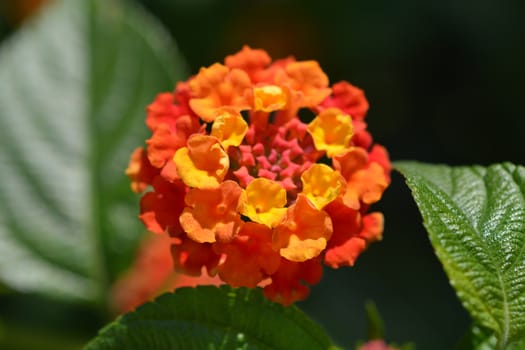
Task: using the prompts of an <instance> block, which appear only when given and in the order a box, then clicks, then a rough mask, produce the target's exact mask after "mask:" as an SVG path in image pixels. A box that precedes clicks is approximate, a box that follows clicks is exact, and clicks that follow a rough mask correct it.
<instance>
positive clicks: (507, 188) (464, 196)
mask: <svg viewBox="0 0 525 350" xmlns="http://www.w3.org/2000/svg"><path fill="white" fill-rule="evenodd" d="M396 167H397V169H398V170H400V171H401V172H402V173H403V174H404V175H405V177H406V180H407V184H408V186H409V187H410V189H411V190H412V194H413V196H414V199H415V201H416V203H417V205H418V207H419V210H420V211H421V215H422V217H423V221H424V224H425V227H426V228H427V230H428V232H429V234H430V240H431V242H432V245H433V246H434V249H435V251H436V254H437V256H438V258H439V259H440V260H441V263H442V264H443V266H444V268H445V271H446V272H447V274H448V277H449V279H450V283H451V284H452V286H453V287H454V288H455V289H456V292H457V295H458V297H459V298H460V300H461V301H462V303H463V305H464V306H465V308H466V309H467V310H468V311H469V312H470V314H471V316H472V318H473V320H474V322H475V323H476V324H478V325H480V326H482V327H484V328H487V329H489V330H492V331H493V332H494V333H495V335H496V338H497V339H498V345H497V348H498V349H504V348H505V347H506V345H507V344H509V343H511V342H512V341H514V340H517V339H519V338H520V337H523V336H524V335H525V199H524V195H525V168H524V167H521V166H516V165H512V164H509V163H506V164H501V165H493V166H490V167H488V168H484V167H480V166H474V167H447V166H442V165H426V164H420V163H409V162H400V163H397V164H396Z"/></svg>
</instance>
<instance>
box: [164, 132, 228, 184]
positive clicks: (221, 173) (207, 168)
mask: <svg viewBox="0 0 525 350" xmlns="http://www.w3.org/2000/svg"><path fill="white" fill-rule="evenodd" d="M173 161H174V162H175V165H176V167H177V173H178V174H179V176H180V178H181V179H182V181H183V182H184V183H185V184H186V185H187V186H189V187H195V188H201V189H204V188H216V187H218V186H219V184H220V183H221V181H222V180H223V179H224V177H225V176H226V173H227V172H228V169H229V167H230V161H229V158H228V155H227V154H226V152H225V151H224V149H223V148H222V147H221V145H220V143H219V140H218V139H217V138H215V137H213V136H208V135H202V134H193V135H191V136H190V138H189V139H188V144H187V147H183V148H180V149H178V150H177V152H175V155H174V156H173Z"/></svg>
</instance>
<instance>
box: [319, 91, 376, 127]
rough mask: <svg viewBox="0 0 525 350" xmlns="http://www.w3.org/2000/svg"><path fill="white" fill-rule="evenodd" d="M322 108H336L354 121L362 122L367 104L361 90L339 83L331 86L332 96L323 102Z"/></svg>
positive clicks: (366, 110)
mask: <svg viewBox="0 0 525 350" xmlns="http://www.w3.org/2000/svg"><path fill="white" fill-rule="evenodd" d="M322 107H323V108H330V107H336V108H339V109H340V110H342V111H343V112H344V113H346V114H348V115H350V116H351V117H352V119H354V120H363V119H364V118H365V115H366V113H367V112H368V108H369V104H368V100H367V99H366V97H365V93H364V91H363V90H361V89H360V88H358V87H356V86H354V85H352V84H350V83H349V82H347V81H340V82H338V83H335V84H334V85H332V96H330V97H329V98H327V99H326V100H324V101H323V103H322Z"/></svg>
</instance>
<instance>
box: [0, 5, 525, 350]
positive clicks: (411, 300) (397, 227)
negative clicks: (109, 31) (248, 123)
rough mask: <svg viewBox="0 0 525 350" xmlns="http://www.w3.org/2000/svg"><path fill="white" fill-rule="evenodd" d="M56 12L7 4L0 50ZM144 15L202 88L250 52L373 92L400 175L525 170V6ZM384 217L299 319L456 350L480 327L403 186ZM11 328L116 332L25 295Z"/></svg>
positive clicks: (179, 9)
mask: <svg viewBox="0 0 525 350" xmlns="http://www.w3.org/2000/svg"><path fill="white" fill-rule="evenodd" d="M137 1H139V0H137ZM43 2H45V1H9V0H0V3H1V4H2V8H1V9H2V14H1V16H0V38H2V39H4V38H7V37H9V36H10V35H12V34H13V32H14V31H16V30H17V28H18V27H19V26H20V25H23V23H22V19H23V18H24V17H25V16H26V15H27V14H29V13H30V12H31V10H32V9H33V7H35V6H37V5H39V4H40V3H43ZM140 2H141V3H142V5H144V7H146V8H147V9H148V10H149V11H150V13H151V14H152V15H153V16H155V17H156V18H158V19H159V20H160V21H161V22H162V23H163V24H164V26H165V27H166V28H167V30H168V31H169V33H170V34H171V35H172V37H173V38H174V40H175V41H176V43H177V45H178V47H179V49H180V52H181V53H182V55H183V56H184V58H185V59H186V62H187V64H188V66H189V71H190V72H191V73H192V74H193V73H195V72H197V70H198V69H199V68H200V67H201V66H207V65H210V64H211V63H213V62H216V61H222V59H223V58H224V57H225V56H226V55H228V54H231V53H233V52H236V51H237V50H239V49H240V48H241V47H242V45H244V44H248V45H250V46H252V47H255V48H264V49H266V50H267V51H268V52H269V53H270V55H271V56H272V58H281V57H285V56H288V55H294V56H295V57H296V58H298V59H315V60H318V61H319V63H320V65H321V67H323V69H324V70H325V72H326V73H327V74H328V76H329V77H330V79H331V82H337V81H339V80H348V81H350V82H351V83H352V84H355V85H357V86H359V87H361V88H362V89H364V90H365V93H366V95H367V97H368V99H369V102H370V106H371V108H370V111H369V113H368V116H367V122H368V125H369V130H370V132H371V133H372V135H373V136H374V138H375V141H376V142H377V143H380V144H383V145H384V146H386V148H387V149H388V150H389V152H390V156H391V159H392V160H394V161H395V160H409V159H411V160H419V161H424V162H431V163H447V164H451V165H460V164H461V165H469V164H482V165H488V164H490V163H496V162H502V161H511V162H513V163H517V164H525V118H524V113H523V109H524V108H525V103H524V100H525V99H524V98H523V96H522V94H523V92H524V91H525V90H524V84H525V67H524V64H525V24H524V23H523V16H524V15H525V2H523V1H520V0H478V1H475V2H474V1H455V0H448V1H447V0H444V1H420V0H400V1H389V0H369V1H351V0H334V1H330V0H327V1H311V0H281V1H277V0H252V1H241V0H142V1H140ZM374 209H377V210H380V211H382V212H383V213H384V215H385V219H386V222H385V232H384V240H383V241H382V242H380V243H377V244H374V245H372V246H371V247H370V248H369V249H368V251H367V252H366V253H364V254H363V255H362V256H361V257H360V258H359V260H358V261H357V264H356V266H355V267H353V268H345V269H340V270H336V271H334V270H326V273H325V276H324V278H323V281H322V282H321V283H320V284H319V285H317V286H315V287H313V288H312V293H311V296H310V298H309V299H308V300H307V301H305V302H302V303H300V304H299V306H300V307H301V308H302V309H303V310H304V311H305V312H306V313H307V314H308V315H310V316H311V317H312V318H313V319H315V320H316V321H318V322H319V323H321V324H322V325H323V326H324V328H325V329H326V330H327V332H328V333H329V334H330V335H331V336H332V337H333V339H334V341H335V342H336V343H337V344H339V345H341V346H343V347H345V348H348V349H350V348H352V346H353V345H354V344H355V342H356V340H358V339H364V338H365V337H366V322H365V319H366V318H365V309H364V304H365V302H366V301H368V300H372V301H374V302H375V304H376V306H377V308H378V310H379V312H380V314H381V315H382V317H383V319H384V322H385V328H386V337H387V340H388V341H391V342H396V343H403V342H409V341H412V342H414V343H415V344H416V345H417V348H418V349H423V350H425V349H430V350H432V349H436V350H437V349H452V348H453V346H454V344H455V343H456V342H457V341H458V340H459V339H460V338H461V336H462V334H464V332H465V330H466V329H467V327H468V325H469V318H468V315H467V314H466V312H465V311H463V309H462V307H461V305H460V303H459V302H458V300H457V299H456V297H455V294H454V291H453V289H452V288H451V287H450V286H449V284H448V282H447V279H446V276H445V274H444V272H443V270H442V268H441V266H440V264H439V262H438V260H437V259H436V257H435V255H434V253H433V250H432V248H431V246H430V244H429V241H428V238H427V235H426V233H425V231H424V229H423V227H422V225H421V218H420V216H419V214H418V212H417V209H416V207H415V204H414V203H413V200H412V198H411V196H410V193H409V191H408V189H407V188H406V186H405V185H404V183H403V180H402V178H401V177H400V176H399V175H398V174H394V175H393V181H392V185H391V187H390V188H389V189H388V190H387V191H386V193H385V195H384V198H383V200H382V201H381V202H380V203H379V204H378V205H376V207H375V208H374ZM28 300H31V302H29V303H28ZM0 315H1V316H2V322H4V323H5V325H4V326H5V327H4V330H3V332H6V331H9V332H14V333H12V334H15V335H16V331H17V329H18V328H17V327H26V328H27V327H28V326H29V327H34V329H35V332H37V333H38V332H39V331H41V332H46V331H47V328H46V327H51V328H53V327H54V329H55V330H56V329H61V330H64V327H69V329H68V333H69V335H70V336H71V339H72V342H73V343H74V339H76V338H81V339H84V338H89V337H90V336H92V335H93V334H94V332H96V330H97V329H98V328H100V326H101V325H102V324H103V322H105V321H104V320H102V319H101V318H100V317H99V316H98V314H97V313H96V312H94V311H92V310H91V309H89V308H87V307H83V306H78V305H67V304H66V305H65V304H63V303H55V302H53V301H50V300H47V299H45V300H44V299H42V300H40V299H39V297H33V296H32V297H31V298H26V297H24V296H22V295H19V294H8V295H2V296H1V297H0ZM12 325H15V326H12ZM19 325H21V326H19ZM1 326H2V325H1V324H0V332H1V331H2V329H3V328H2V327H1ZM21 349H23V347H21Z"/></svg>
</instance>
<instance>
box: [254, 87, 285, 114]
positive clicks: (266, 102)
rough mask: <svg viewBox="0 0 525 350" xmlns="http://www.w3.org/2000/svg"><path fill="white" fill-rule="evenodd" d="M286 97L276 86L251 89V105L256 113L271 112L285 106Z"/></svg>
mask: <svg viewBox="0 0 525 350" xmlns="http://www.w3.org/2000/svg"><path fill="white" fill-rule="evenodd" d="M287 100H288V97H287V95H286V93H285V92H284V90H283V89H281V88H280V87H279V86H277V85H265V86H258V87H254V88H253V104H254V107H255V110H256V111H263V112H273V111H277V110H279V109H283V108H284V106H286V102H287Z"/></svg>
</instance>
